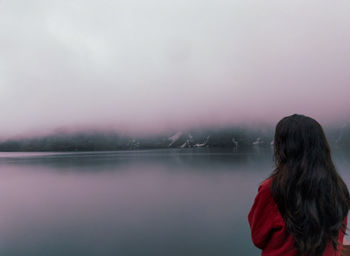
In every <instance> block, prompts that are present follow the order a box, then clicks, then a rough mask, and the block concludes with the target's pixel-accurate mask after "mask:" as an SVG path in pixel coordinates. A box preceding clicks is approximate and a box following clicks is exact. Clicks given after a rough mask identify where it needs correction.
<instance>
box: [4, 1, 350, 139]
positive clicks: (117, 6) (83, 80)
mask: <svg viewBox="0 0 350 256" xmlns="http://www.w3.org/2000/svg"><path fill="white" fill-rule="evenodd" d="M349 12H350V2H348V1H345V0H343V1H337V2H330V1H316V0H313V1H308V2H305V1H301V0H297V1H295V0H293V1H292V0H288V1H283V2H281V1H273V0H268V1H263V2H261V1H257V0H248V1H243V0H235V1H228V0H227V1H224V0H219V1H215V2H213V1H198V0H186V1H184V0H181V1H160V0H159V1H156V0H151V1H147V2H145V1H140V0H135V1H115V2H109V1H97V0H88V1H83V0H75V1H69V2H63V1H56V0H53V1H50V2H47V1H44V0H33V1H24V0H18V1H5V0H3V1H0V31H1V33H0V108H1V119H0V138H3V137H11V136H18V135H28V134H35V135H37V134H46V133H52V132H54V131H57V129H68V130H86V129H90V130H91V129H98V130H115V131H120V132H127V133H135V134H142V133H148V134H153V133H160V132H164V131H167V130H183V129H190V128H196V127H223V126H230V125H247V124H250V125H259V124H261V123H263V124H266V125H271V126H273V125H274V124H275V123H276V122H277V121H278V120H279V119H281V118H282V117H284V116H286V115H290V114H294V113H300V114H305V115H309V116H312V117H314V118H315V119H316V120H318V121H319V122H320V123H321V124H324V125H330V124H334V123H342V122H349V120H350V113H349V109H350V101H349V99H348V98H349V95H350V84H349V82H350V73H349V72H348V70H347V69H348V67H349V65H350V51H349V47H348V46H349V45H350V16H349V15H348V14H349Z"/></svg>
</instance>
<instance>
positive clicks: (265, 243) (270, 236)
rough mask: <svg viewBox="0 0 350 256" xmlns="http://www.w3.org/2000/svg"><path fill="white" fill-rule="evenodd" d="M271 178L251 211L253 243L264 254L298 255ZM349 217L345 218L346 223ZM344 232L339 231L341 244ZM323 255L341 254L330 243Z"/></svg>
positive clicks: (275, 255)
mask: <svg viewBox="0 0 350 256" xmlns="http://www.w3.org/2000/svg"><path fill="white" fill-rule="evenodd" d="M270 187H271V179H267V180H265V181H264V182H263V183H262V184H261V185H260V187H259V189H258V194H257V196H256V198H255V200H254V204H253V206H252V208H251V210H250V212H249V215H248V221H249V224H250V230H251V235H252V240H253V243H254V244H255V246H256V247H258V248H260V249H262V253H261V255H263V256H282V255H283V256H296V255H298V253H297V250H296V249H295V247H294V240H293V237H292V236H291V235H290V234H289V233H288V232H287V229H286V225H285V223H284V220H283V218H282V216H281V214H280V212H279V210H278V207H277V205H276V203H275V201H274V199H273V198H272V195H271V192H270ZM346 224H347V219H346V218H345V225H346ZM343 238H344V234H343V233H342V232H340V231H339V244H343ZM339 249H340V250H341V248H339ZM323 256H340V252H339V251H335V250H334V249H333V247H332V245H331V244H330V243H329V244H328V245H327V247H326V250H325V252H324V254H323Z"/></svg>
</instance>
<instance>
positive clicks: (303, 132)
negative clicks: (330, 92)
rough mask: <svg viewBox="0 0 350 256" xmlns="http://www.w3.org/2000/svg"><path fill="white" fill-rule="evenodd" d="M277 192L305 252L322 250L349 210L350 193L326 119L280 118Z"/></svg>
mask: <svg viewBox="0 0 350 256" xmlns="http://www.w3.org/2000/svg"><path fill="white" fill-rule="evenodd" d="M274 158H275V163H276V169H275V170H274V172H273V173H272V175H271V178H272V187H271V193H272V196H273V197H274V199H275V201H276V204H277V206H278V208H279V210H280V212H281V215H282V216H283V218H284V221H285V223H286V226H287V229H288V230H289V232H290V233H291V235H292V236H293V237H294V240H295V247H296V248H297V249H298V250H299V252H300V254H301V255H312V256H314V255H322V253H323V251H324V249H325V248H326V245H327V243H328V242H331V243H332V244H333V246H334V247H336V246H337V240H338V232H339V230H340V229H341V230H342V231H344V232H345V227H344V225H343V220H344V218H345V217H346V215H347V213H348V210H349V193H348V190H347V187H346V185H345V183H344V182H343V180H342V179H341V177H340V176H339V175H338V173H337V171H336V169H335V167H334V164H333V162H332V158H331V153H330V147H329V145H328V142H327V139H326V136H325V134H324V132H323V129H322V127H321V125H320V124H319V123H318V122H317V121H315V120H314V119H312V118H310V117H307V116H304V115H297V114H294V115H291V116H287V117H285V118H283V119H282V120H280V121H279V122H278V124H277V126H276V130H275V138H274Z"/></svg>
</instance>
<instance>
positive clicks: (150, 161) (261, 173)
mask: <svg viewBox="0 0 350 256" xmlns="http://www.w3.org/2000/svg"><path fill="white" fill-rule="evenodd" d="M335 162H336V165H337V167H338V170H339V172H340V173H341V174H342V175H343V177H344V180H345V181H346V183H347V184H350V175H349V174H348V172H347V171H348V170H349V168H350V164H349V158H348V155H346V154H343V153H337V154H336V155H335ZM272 168H273V162H272V156H271V152H270V151H269V150H267V151H266V150H259V149H256V150H255V151H253V152H249V153H238V152H233V151H224V152H222V151H220V152H219V151H209V150H205V149H204V150H198V149H197V150H151V151H120V152H98V153H95V152H94V153H91V152H87V153H0V255H5V256H17V255H18V256H19V255H21V256H22V255H23V256H80V255H81V256H90V255H91V256H92V255H93V256H109V255H113V256H115V255H118V256H134V255H140V256H141V255H142V256H148V255H150V256H158V255H161V256H172V255H176V256H186V255H188V256H195V255H199V256H206V255H213V256H216V255H220V256H226V255H227V256H228V255H230V256H232V255H247V256H249V255H259V251H258V250H257V249H255V248H254V246H253V245H252V243H251V240H250V234H249V226H248V222H247V214H248V211H249V209H250V206H251V204H252V201H253V199H254V196H255V194H256V191H257V187H258V184H259V183H260V182H261V181H262V180H263V179H264V178H265V177H267V176H268V175H269V173H270V172H271V170H272Z"/></svg>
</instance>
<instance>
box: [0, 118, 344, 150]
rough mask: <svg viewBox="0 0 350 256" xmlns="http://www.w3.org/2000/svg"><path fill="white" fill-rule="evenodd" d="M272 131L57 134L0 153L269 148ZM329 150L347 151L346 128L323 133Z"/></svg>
mask: <svg viewBox="0 0 350 256" xmlns="http://www.w3.org/2000/svg"><path fill="white" fill-rule="evenodd" d="M273 133H274V131H273V129H268V128H261V129H258V128H256V129H251V128H242V127H231V128H223V129H197V130H189V131H178V132H174V133H171V134H162V135H157V136H144V137H132V136H125V135H120V134H118V133H114V132H79V133H70V134H69V133H60V134H52V135H49V136H42V137H35V138H24V139H16V138H13V139H7V140H5V141H1V142H0V151H108V150H136V149H156V148H201V147H207V148H232V149H249V148H256V147H266V148H269V147H271V146H272V145H273ZM326 134H327V138H328V139H329V142H330V144H331V146H332V148H341V149H347V150H350V127H349V125H348V124H344V125H343V126H341V127H336V128H334V127H333V128H331V129H327V130H326Z"/></svg>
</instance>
